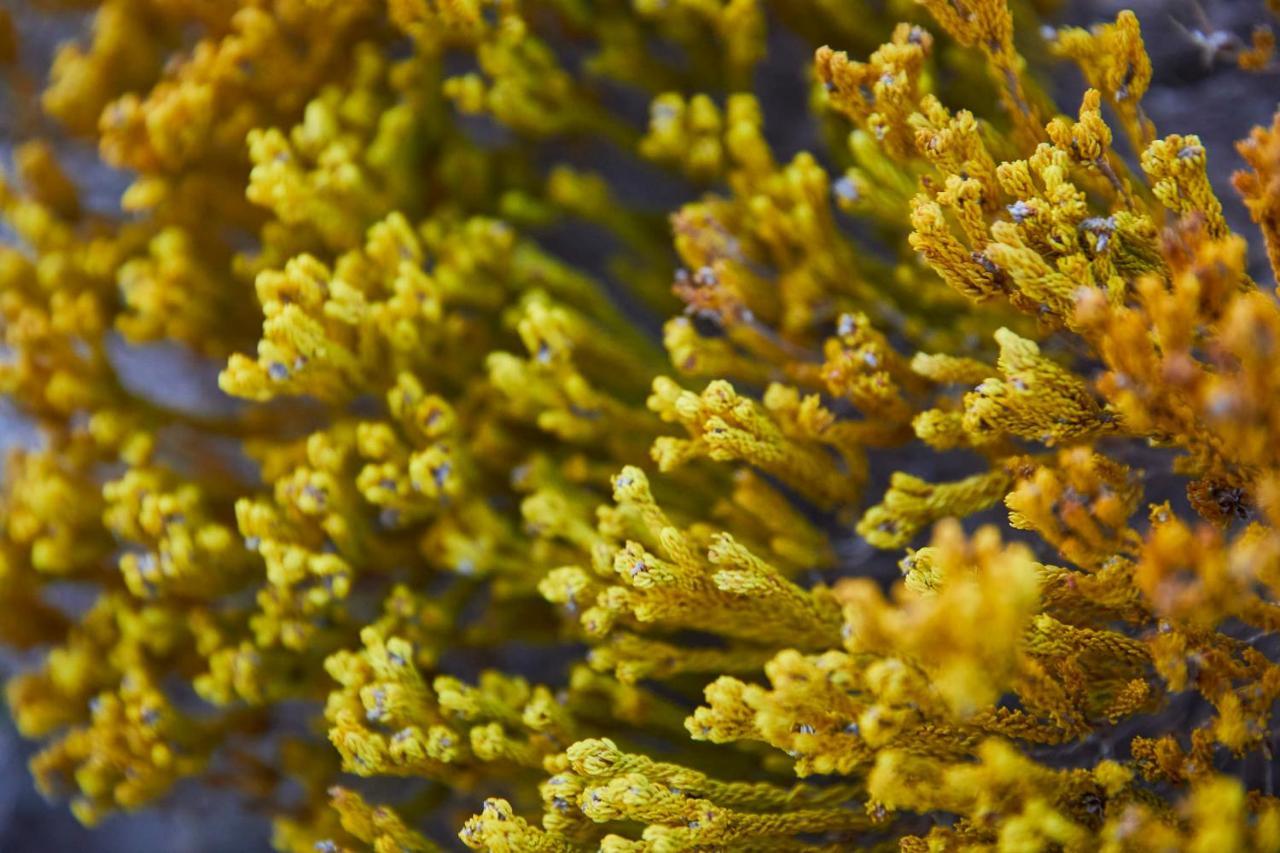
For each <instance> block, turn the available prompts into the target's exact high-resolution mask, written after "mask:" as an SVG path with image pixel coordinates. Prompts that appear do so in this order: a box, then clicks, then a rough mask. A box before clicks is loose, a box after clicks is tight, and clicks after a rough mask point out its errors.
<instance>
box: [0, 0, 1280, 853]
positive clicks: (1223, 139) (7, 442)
mask: <svg viewBox="0 0 1280 853" xmlns="http://www.w3.org/2000/svg"><path fill="white" fill-rule="evenodd" d="M39 5H42V4H37V3H32V2H30V0H0V8H4V9H6V10H8V11H9V12H10V13H11V14H12V15H13V17H14V19H15V22H16V24H17V26H18V31H19V52H20V63H21V66H22V69H23V71H24V72H25V75H26V76H27V77H28V78H29V79H30V80H31V81H34V82H35V83H37V84H38V83H39V82H41V81H42V80H43V78H44V73H45V72H44V69H47V68H48V65H49V62H50V60H51V57H52V55H53V53H54V51H55V50H56V47H57V45H58V44H59V43H60V42H62V41H64V40H66V39H74V38H81V37H84V36H86V35H87V33H88V23H87V20H86V18H85V16H84V15H83V14H82V13H76V12H66V11H64V12H49V11H46V10H43V9H41V10H37V9H36V8H33V7H35V6H39ZM1125 8H1129V9H1132V10H1133V11H1134V12H1135V13H1136V14H1137V15H1138V18H1139V19H1140V21H1141V23H1142V30H1143V35H1144V38H1145V40H1146V43H1147V49H1148V51H1149V52H1150V53H1151V58H1152V62H1153V64H1154V67H1155V78H1154V82H1153V85H1152V88H1151V91H1150V92H1149V93H1148V95H1147V97H1146V100H1145V107H1146V110H1147V112H1148V114H1149V115H1150V116H1151V118H1152V119H1153V120H1154V121H1155V123H1156V126H1157V128H1158V130H1159V132H1160V133H1161V134H1167V133H1174V132H1177V133H1195V134H1198V135H1199V136H1200V137H1201V139H1202V140H1203V142H1204V143H1205V145H1206V147H1207V148H1208V150H1209V169H1210V176H1211V177H1212V179H1213V180H1214V183H1215V185H1216V186H1217V188H1218V191H1219V195H1220V197H1221V198H1222V201H1223V204H1224V206H1225V208H1226V213H1227V217H1228V219H1229V220H1230V222H1231V224H1232V226H1233V228H1235V229H1236V230H1238V231H1239V232H1240V233H1242V234H1243V235H1245V236H1246V237H1247V238H1249V239H1250V241H1251V243H1252V244H1253V245H1251V255H1252V257H1253V258H1254V259H1255V267H1256V268H1257V269H1259V270H1261V269H1262V268H1263V265H1262V264H1261V263H1259V262H1258V261H1259V259H1260V258H1261V255H1260V249H1261V241H1260V240H1257V239H1254V238H1255V236H1256V232H1255V230H1254V229H1253V226H1252V224H1251V223H1249V220H1248V216H1247V215H1246V213H1245V211H1244V207H1243V205H1242V204H1241V203H1240V202H1239V200H1238V199H1237V198H1236V197H1235V194H1234V192H1233V191H1232V190H1231V188H1230V176H1231V173H1232V172H1233V171H1234V170H1235V169H1236V168H1239V166H1240V165H1241V161H1240V158H1239V156H1238V155H1237V154H1236V152H1235V149H1234V145H1233V143H1234V142H1235V140H1237V139H1240V138H1241V137H1243V136H1245V135H1246V134H1247V133H1248V131H1249V129H1250V128H1251V127H1252V126H1253V125H1255V124H1262V123H1267V122H1269V121H1270V118H1271V116H1272V114H1273V113H1274V112H1275V111H1276V109H1277V106H1278V103H1277V99H1278V98H1280V74H1277V73H1276V72H1274V71H1273V72H1271V73H1269V74H1246V73H1244V72H1241V71H1239V70H1237V69H1236V68H1235V67H1234V65H1232V64H1231V62H1230V61H1229V59H1227V58H1225V57H1223V56H1220V55H1217V56H1215V53H1214V50H1213V47H1212V44H1213V43H1214V41H1215V37H1214V34H1215V33H1218V34H1231V35H1234V36H1236V37H1237V38H1239V39H1240V40H1241V41H1242V42H1247V41H1248V38H1249V32H1250V30H1251V29H1252V27H1253V26H1254V25H1256V24H1259V23H1263V22H1266V21H1267V20H1268V13H1267V11H1266V9H1265V2H1264V0H1216V2H1215V0H1203V2H1202V3H1197V2H1195V0H1129V2H1116V1H1115V0H1065V2H1063V4H1062V8H1061V10H1060V13H1059V15H1058V18H1057V20H1055V21H1054V23H1071V24H1078V25H1088V24H1089V23H1091V22H1097V21H1101V20H1106V19H1114V16H1115V14H1116V12H1117V11H1119V10H1120V9H1125ZM1271 23H1273V24H1277V23H1280V22H1277V21H1276V20H1275V19H1274V18H1271ZM885 36H886V37H887V36H888V34H887V33H886V34H885ZM1216 40H1217V41H1218V42H1221V41H1222V37H1221V36H1219V37H1218V38H1217V39H1216ZM833 46H834V47H837V48H838V47H839V45H833ZM808 53H809V50H808V48H807V46H806V45H804V44H801V43H800V42H799V41H798V40H797V39H794V38H792V37H790V36H789V34H787V33H786V32H784V31H782V30H781V29H780V28H779V27H773V28H771V35H770V52H769V59H768V60H767V61H766V62H765V63H764V64H763V66H762V67H761V69H760V77H759V78H758V85H757V93H758V94H759V95H760V97H761V99H762V101H763V106H764V110H765V116H766V121H765V125H766V128H768V129H769V136H770V141H771V142H773V143H774V144H775V145H776V146H777V147H778V149H779V150H780V151H781V152H783V153H784V154H789V153H791V152H794V151H796V150H799V149H801V148H805V147H808V146H809V145H810V144H811V143H812V137H811V129H812V125H811V124H810V123H809V120H808V117H807V114H806V113H805V105H806V104H807V98H806V97H805V89H804V86H805V78H804V72H805V69H806V68H807V63H808ZM1032 59H1033V61H1034V60H1035V58H1034V57H1033V58H1032ZM1055 73H1056V74H1057V75H1058V76H1057V77H1056V78H1055V80H1054V85H1055V89H1056V90H1057V94H1058V97H1059V104H1060V105H1062V106H1063V107H1065V108H1066V111H1068V112H1074V106H1075V105H1076V104H1078V103H1079V95H1080V92H1081V91H1082V90H1083V83H1082V81H1081V80H1080V77H1079V74H1078V73H1077V72H1076V71H1075V69H1074V68H1069V67H1067V66H1065V65H1059V66H1055ZM36 91H37V90H34V89H27V88H17V89H15V87H14V86H13V85H11V84H9V83H0V163H3V164H4V166H5V168H6V169H7V168H8V166H9V161H10V156H11V153H12V148H13V145H14V143H15V141H20V140H21V139H22V134H23V133H24V132H29V130H24V128H23V127H22V126H21V122H22V118H21V117H22V116H23V115H24V113H26V114H29V112H30V109H29V107H28V108H25V109H24V108H22V104H23V103H28V104H29V102H30V99H31V98H33V97H34V96H35V94H36ZM62 150H63V155H64V163H65V164H66V165H68V167H69V169H70V171H71V172H72V174H73V176H74V177H76V178H77V179H78V180H79V182H80V185H81V187H82V190H83V192H84V198H85V201H86V203H87V206H88V207H89V208H91V209H94V210H99V211H104V212H108V211H112V210H114V209H115V207H116V200H117V199H118V198H119V195H120V192H121V191H122V190H123V188H124V186H125V185H126V184H127V179H126V176H124V175H121V174H119V173H115V172H113V171H111V170H109V169H106V168H104V167H102V166H101V165H99V164H98V163H97V161H96V158H95V156H94V153H93V152H92V151H90V150H86V149H84V148H83V147H76V146H72V145H64V146H62ZM11 239H12V235H11V234H9V233H7V232H6V231H4V230H3V227H2V226H0V241H8V240H11ZM152 355H154V353H153V354H152ZM120 362H121V363H122V368H123V371H124V372H125V374H126V378H130V379H132V380H133V381H136V382H138V383H143V384H145V386H146V387H149V388H161V389H164V390H163V392H162V393H163V395H164V396H165V397H166V398H169V399H178V398H184V399H185V400H187V401H188V406H190V407H192V408H197V409H198V408H201V406H200V405H199V404H198V403H197V401H200V402H202V403H204V404H209V403H211V402H212V403H214V404H215V405H216V397H217V394H218V392H217V389H216V384H214V376H215V374H216V368H215V367H214V366H212V365H208V364H201V363H199V362H198V361H196V360H194V359H192V358H190V357H184V356H183V354H182V353H178V352H166V353H165V357H164V358H155V357H146V356H143V357H139V354H138V353H128V352H124V351H122V352H121V353H120ZM193 403H195V404H196V405H191V404H193ZM37 440H38V437H37V436H36V434H35V433H34V431H33V430H32V429H31V428H30V427H29V426H28V425H26V424H24V423H23V422H22V421H21V419H20V418H18V417H16V416H15V415H14V412H13V410H12V409H11V408H10V407H9V406H8V405H7V404H6V403H5V402H4V401H3V400H2V399H0V451H2V450H4V449H7V448H9V447H13V446H19V445H30V444H33V443H34V442H36V441H37ZM2 476H3V471H2V469H0V477H2ZM32 663H33V661H31V660H24V659H21V658H19V657H16V656H13V655H11V654H8V653H6V652H5V651H4V650H2V649H0V678H3V677H7V675H8V674H9V673H11V672H13V671H15V670H18V669H21V668H23V667H25V666H30V665H31V664H32ZM317 748H326V746H325V745H324V744H317ZM34 751H35V745H34V744H31V743H28V742H25V741H23V740H22V739H21V738H20V737H19V736H18V735H17V733H16V732H15V731H14V729H13V725H12V723H11V722H10V720H9V719H8V716H7V714H6V712H5V709H4V707H3V703H2V702H0V853H37V851H40V853H47V851H64V850H76V851H80V853H125V851H128V853H134V851H163V853H194V851H200V853H205V851H208V853H219V851H233V850H234V851H238V853H250V851H256V850H268V849H270V847H269V843H268V842H269V837H270V834H269V826H268V823H267V820H266V819H265V817H264V816H262V815H257V814H254V813H253V812H252V811H251V810H249V809H247V808H245V806H244V804H243V803H239V802H237V801H236V800H235V799H234V798H233V797H231V796H230V795H228V794H222V793H217V792H211V791H207V790H202V789H200V788H199V787H197V786H185V787H182V788H181V789H180V790H179V791H178V792H177V793H176V794H175V795H174V796H173V797H171V798H170V800H169V801H167V802H166V807H165V809H163V810H158V809H157V810H153V811H150V812H147V813H145V814H140V815H134V816H122V817H115V818H112V819H110V820H108V821H106V822H105V823H104V824H103V825H102V826H100V827H98V828H96V829H94V830H87V829H85V828H83V827H81V826H80V825H79V824H78V823H77V822H76V821H75V820H74V819H73V818H72V817H71V815H70V813H69V812H68V811H67V810H66V807H65V805H62V804H57V803H52V804H51V803H47V802H45V801H44V799H43V798H41V796H40V795H39V794H38V793H37V792H36V791H35V789H34V788H33V787H32V784H31V780H30V776H29V774H28V773H27V770H26V762H27V760H28V758H29V757H30V755H31V754H32V753H33V752H34Z"/></svg>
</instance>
